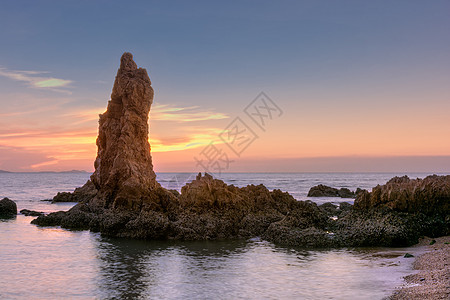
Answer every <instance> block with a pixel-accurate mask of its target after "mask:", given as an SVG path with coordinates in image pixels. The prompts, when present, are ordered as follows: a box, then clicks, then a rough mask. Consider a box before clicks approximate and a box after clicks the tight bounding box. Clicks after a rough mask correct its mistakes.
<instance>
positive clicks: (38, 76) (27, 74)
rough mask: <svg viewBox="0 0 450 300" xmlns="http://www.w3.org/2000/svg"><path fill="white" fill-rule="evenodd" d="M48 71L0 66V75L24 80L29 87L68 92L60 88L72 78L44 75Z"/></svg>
mask: <svg viewBox="0 0 450 300" xmlns="http://www.w3.org/2000/svg"><path fill="white" fill-rule="evenodd" d="M44 74H48V72H44V71H15V70H8V69H6V68H0V76H4V77H7V78H9V79H12V80H16V81H23V82H26V83H27V84H28V85H29V86H30V87H33V88H39V89H47V90H52V91H57V92H65V93H68V91H67V90H62V89H60V88H66V87H68V86H69V84H70V83H72V80H67V79H60V78H54V77H49V76H44Z"/></svg>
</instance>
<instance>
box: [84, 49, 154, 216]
mask: <svg viewBox="0 0 450 300" xmlns="http://www.w3.org/2000/svg"><path fill="white" fill-rule="evenodd" d="M153 94H154V92H153V88H152V86H151V81H150V78H149V76H148V74H147V70H146V69H143V68H138V67H137V65H136V63H135V62H134V60H133V55H132V54H131V53H128V52H125V53H124V54H123V55H122V57H121V61H120V68H119V70H118V71H117V76H116V79H115V82H114V87H113V90H112V93H111V100H110V101H109V102H108V108H107V110H106V112H105V113H103V114H101V115H100V120H99V130H98V131H99V132H98V138H97V147H98V153H97V158H96V160H95V162H94V167H95V172H94V173H93V174H92V176H91V180H92V183H93V184H94V185H95V187H96V189H97V190H98V194H97V197H96V199H95V202H96V203H97V204H98V205H101V206H103V207H104V208H109V207H126V208H137V207H139V206H140V205H141V204H142V201H143V200H144V199H145V198H146V197H148V194H149V192H151V191H152V190H153V189H154V188H156V187H159V184H158V183H157V182H156V175H155V172H154V171H153V164H152V157H151V154H150V144H149V142H148V116H149V112H150V107H151V105H152V102H153Z"/></svg>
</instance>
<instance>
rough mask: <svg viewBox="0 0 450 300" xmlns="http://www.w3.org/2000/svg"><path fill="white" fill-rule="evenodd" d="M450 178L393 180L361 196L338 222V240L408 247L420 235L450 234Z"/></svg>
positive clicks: (354, 243)
mask: <svg viewBox="0 0 450 300" xmlns="http://www.w3.org/2000/svg"><path fill="white" fill-rule="evenodd" d="M449 203H450V176H437V175H433V176H428V177H426V178H425V179H409V178H408V177H407V176H404V177H394V178H392V179H391V180H389V181H388V182H387V183H386V184H385V185H382V186H376V187H374V188H373V189H372V192H370V193H369V192H367V191H365V192H363V193H360V194H359V195H358V197H357V198H356V200H355V204H354V207H353V209H352V210H351V212H350V213H348V214H345V215H344V216H343V217H341V218H339V219H338V220H337V221H336V222H335V223H334V225H335V230H336V232H337V238H338V239H340V240H341V241H342V242H341V243H342V244H352V245H353V246H372V245H378V246H407V245H413V244H415V243H417V242H418V240H419V238H420V237H421V236H430V237H438V236H444V235H449V234H450V209H449Z"/></svg>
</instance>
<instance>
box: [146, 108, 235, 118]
mask: <svg viewBox="0 0 450 300" xmlns="http://www.w3.org/2000/svg"><path fill="white" fill-rule="evenodd" d="M200 109H201V108H200V107H199V106H189V107H175V106H171V105H167V104H163V105H154V106H153V107H152V110H151V112H150V119H151V120H155V121H156V120H158V121H176V122H196V121H207V120H220V119H227V118H229V116H228V115H226V114H223V113H218V112H214V111H211V110H200Z"/></svg>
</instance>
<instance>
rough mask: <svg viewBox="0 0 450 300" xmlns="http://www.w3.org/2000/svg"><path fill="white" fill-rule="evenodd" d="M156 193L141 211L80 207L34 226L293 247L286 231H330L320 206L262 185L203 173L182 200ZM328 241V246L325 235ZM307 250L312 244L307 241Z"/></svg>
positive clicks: (160, 191)
mask: <svg viewBox="0 0 450 300" xmlns="http://www.w3.org/2000/svg"><path fill="white" fill-rule="evenodd" d="M152 194H153V199H152V200H151V201H146V202H145V205H144V206H143V207H142V208H141V209H140V210H126V209H123V208H120V209H119V208H110V209H103V208H98V207H95V206H92V205H89V203H80V204H77V205H76V206H75V207H74V208H72V209H71V210H69V211H68V212H57V213H52V214H49V215H48V216H43V217H39V218H37V219H36V220H34V221H33V223H34V224H38V225H41V226H54V225H61V226H62V227H65V228H72V229H90V230H92V231H100V232H101V233H103V234H104V235H107V236H115V237H129V238H140V239H182V240H207V239H231V238H249V237H254V236H264V237H265V238H266V239H267V240H270V241H274V242H277V243H282V244H286V243H289V241H288V240H287V238H286V237H280V233H282V232H285V231H286V230H287V231H289V230H290V229H295V230H299V231H303V230H309V231H311V232H315V231H317V230H321V231H322V232H325V231H324V230H325V225H326V224H327V217H326V215H325V214H324V213H322V212H321V211H320V210H319V209H318V207H317V205H316V204H315V203H312V202H304V201H297V200H295V199H294V198H293V197H292V196H291V195H289V194H288V193H283V192H281V191H280V190H274V191H269V190H268V189H267V188H266V187H264V186H263V185H258V186H255V185H249V186H247V187H243V188H238V187H235V186H233V185H227V184H225V183H224V182H223V181H221V180H218V179H214V178H212V176H210V175H208V174H205V175H204V176H201V174H199V175H198V176H197V178H196V179H195V180H194V181H192V182H191V183H188V184H187V185H185V186H184V187H183V188H182V190H181V194H180V196H179V197H175V196H174V195H173V194H172V193H170V192H168V191H167V190H165V189H163V188H156V189H155V190H154V191H153V192H152ZM316 238H317V237H316ZM283 239H284V240H283ZM323 239H324V241H322V243H323V244H327V241H326V240H327V236H326V235H325V236H324V237H323ZM297 243H299V242H298V241H297ZM304 246H313V244H311V245H310V244H309V242H308V243H306V242H305V244H304Z"/></svg>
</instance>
